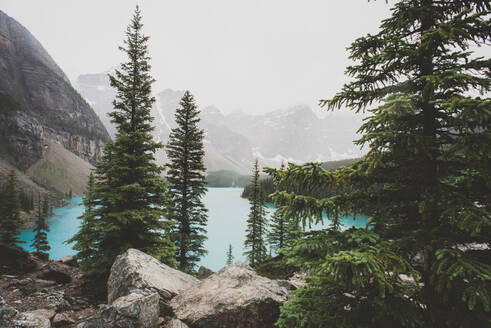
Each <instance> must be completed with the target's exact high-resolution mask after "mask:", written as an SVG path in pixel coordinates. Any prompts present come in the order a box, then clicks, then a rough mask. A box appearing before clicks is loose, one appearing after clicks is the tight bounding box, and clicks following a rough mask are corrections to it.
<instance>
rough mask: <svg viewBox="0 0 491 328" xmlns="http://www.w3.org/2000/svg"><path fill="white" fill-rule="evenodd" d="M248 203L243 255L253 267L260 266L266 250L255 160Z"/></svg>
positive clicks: (261, 196)
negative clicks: (248, 211) (249, 205)
mask: <svg viewBox="0 0 491 328" xmlns="http://www.w3.org/2000/svg"><path fill="white" fill-rule="evenodd" d="M249 203H250V204H251V207H250V208H251V209H250V213H249V218H248V219H247V228H246V240H245V241H244V246H245V247H246V248H247V249H248V250H247V251H246V252H245V253H244V254H245V255H246V256H247V258H248V259H249V263H250V265H251V266H253V267H255V266H257V265H259V264H261V263H262V262H263V261H264V260H265V258H266V257H267V249H266V245H265V243H264V237H265V232H266V229H265V225H266V218H265V210H264V196H263V192H262V187H261V182H260V181H259V167H258V161H257V159H256V162H255V163H254V168H253V174H252V192H251V194H250V198H249Z"/></svg>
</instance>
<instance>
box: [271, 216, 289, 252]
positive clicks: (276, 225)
mask: <svg viewBox="0 0 491 328" xmlns="http://www.w3.org/2000/svg"><path fill="white" fill-rule="evenodd" d="M287 229H288V222H287V220H285V219H284V217H283V215H281V213H280V211H279V210H276V211H274V213H273V216H272V217H271V223H270V232H269V233H268V243H269V245H270V246H271V248H272V249H273V250H274V251H276V252H277V251H278V250H280V249H282V248H283V247H285V246H286V245H287V240H286V239H287V234H288V230H287Z"/></svg>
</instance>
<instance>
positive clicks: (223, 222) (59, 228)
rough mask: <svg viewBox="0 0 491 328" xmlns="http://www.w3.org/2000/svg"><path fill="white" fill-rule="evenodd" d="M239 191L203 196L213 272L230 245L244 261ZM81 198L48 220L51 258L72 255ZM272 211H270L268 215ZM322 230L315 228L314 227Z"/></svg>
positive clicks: (355, 222)
mask: <svg viewBox="0 0 491 328" xmlns="http://www.w3.org/2000/svg"><path fill="white" fill-rule="evenodd" d="M241 193H242V188H208V192H207V193H206V195H205V197H204V203H205V205H206V207H207V208H208V211H209V212H208V240H207V241H206V244H205V248H206V249H207V250H208V254H207V255H206V256H205V257H204V258H203V259H202V261H201V264H202V265H204V266H206V267H208V268H210V269H212V270H219V269H220V268H222V267H223V266H224V265H225V254H226V250H227V248H228V245H229V244H232V249H233V255H234V258H235V261H245V258H244V256H243V254H242V253H243V252H244V249H243V248H242V247H243V244H244V236H245V229H246V220H247V216H248V214H249V202H248V201H247V200H246V199H243V198H241V197H240V194H241ZM81 202H82V198H81V197H76V198H72V199H70V200H69V201H68V203H69V206H66V207H62V208H57V209H55V210H54V215H53V216H52V217H50V218H49V219H48V224H49V227H50V231H49V232H48V241H49V244H50V246H51V251H50V257H51V258H52V259H59V258H61V257H63V256H66V255H73V254H74V251H73V250H72V247H71V245H65V244H64V243H63V242H64V241H65V240H67V239H69V238H71V237H72V236H73V234H74V233H75V232H76V231H77V230H78V226H79V221H80V220H78V219H77V217H79V216H80V215H82V213H83V211H84V207H83V206H82V205H81ZM271 212H272V209H271V208H269V214H271ZM341 221H342V222H343V224H344V225H345V226H356V227H364V226H365V224H366V219H365V218H362V217H357V218H356V219H353V218H351V217H346V218H343V219H342V220H341ZM317 227H321V225H317V226H316V227H315V228H317ZM33 237H34V232H33V231H32V230H24V231H22V234H21V239H22V240H24V241H26V244H23V245H22V246H23V247H24V248H25V249H27V250H30V251H31V250H32V249H31V248H30V246H29V245H30V243H31V241H32V238H33Z"/></svg>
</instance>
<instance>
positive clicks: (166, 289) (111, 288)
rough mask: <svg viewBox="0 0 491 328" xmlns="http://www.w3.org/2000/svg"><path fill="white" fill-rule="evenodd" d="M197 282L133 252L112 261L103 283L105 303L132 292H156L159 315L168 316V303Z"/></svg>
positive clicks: (154, 260) (151, 258) (184, 274)
mask: <svg viewBox="0 0 491 328" xmlns="http://www.w3.org/2000/svg"><path fill="white" fill-rule="evenodd" d="M198 283H199V280H198V279H197V278H195V277H193V276H190V275H188V274H186V273H183V272H181V271H177V270H175V269H172V268H171V267H169V266H167V265H165V264H162V263H160V262H159V261H158V260H156V259H155V258H153V257H151V256H150V255H147V254H145V253H143V252H141V251H139V250H136V249H132V248H130V249H128V250H127V251H126V252H125V253H123V254H121V255H119V256H118V257H117V258H116V261H115V262H114V264H113V266H112V267H111V273H110V275H109V279H108V281H107V293H108V303H109V304H111V303H113V302H114V301H115V300H116V299H117V298H119V297H121V296H125V295H128V294H129V293H130V292H131V291H132V290H134V289H141V290H151V291H156V292H158V293H159V295H160V309H161V315H162V316H165V315H170V314H171V312H170V311H171V308H170V306H169V305H168V303H169V301H170V300H171V299H172V298H173V297H174V296H176V295H178V294H179V293H181V292H182V291H184V290H186V289H189V288H191V287H194V286H196V285H198Z"/></svg>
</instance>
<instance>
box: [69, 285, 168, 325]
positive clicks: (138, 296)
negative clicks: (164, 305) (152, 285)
mask: <svg viewBox="0 0 491 328" xmlns="http://www.w3.org/2000/svg"><path fill="white" fill-rule="evenodd" d="M158 325H159V294H158V293H153V294H150V295H144V294H143V293H131V294H129V295H126V296H123V297H120V298H118V299H117V300H115V301H114V302H113V304H112V305H111V306H108V307H106V308H105V309H104V310H103V312H102V314H101V315H99V316H97V317H95V318H92V319H89V320H87V321H85V322H83V323H81V324H79V325H78V326H77V328H106V327H120V328H157V327H158Z"/></svg>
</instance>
